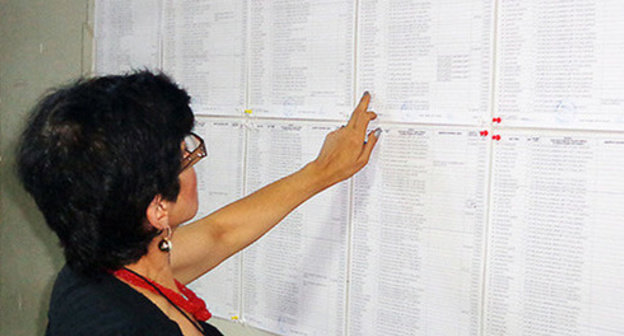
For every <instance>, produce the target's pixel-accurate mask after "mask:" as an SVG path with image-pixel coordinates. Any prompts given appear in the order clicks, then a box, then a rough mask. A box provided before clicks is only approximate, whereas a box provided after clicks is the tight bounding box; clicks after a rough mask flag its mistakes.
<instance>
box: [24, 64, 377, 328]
mask: <svg viewBox="0 0 624 336" xmlns="http://www.w3.org/2000/svg"><path fill="white" fill-rule="evenodd" d="M369 100H370V96H369V95H368V94H365V95H364V97H363V98H362V100H361V101H360V104H359V105H358V106H357V108H356V109H355V111H354V112H353V115H352V117H351V119H350V121H349V123H348V124H347V125H346V126H345V127H342V128H341V129H339V130H336V131H334V132H331V133H330V134H329V135H328V136H327V138H326V140H325V143H324V145H323V147H322V149H321V152H320V154H319V155H318V157H317V158H316V159H315V160H314V161H312V162H310V163H309V164H307V165H306V166H305V167H303V168H302V169H301V170H299V171H297V172H295V173H294V174H292V175H290V176H287V177H285V178H283V179H281V180H279V181H277V182H274V183H272V184H270V185H268V186H266V187H264V188H262V189H260V190H258V191H256V192H255V193H253V194H251V195H249V196H247V197H245V198H243V199H241V200H239V201H237V202H234V203H232V204H230V205H228V206H226V207H224V208H222V209H220V210H218V211H216V212H214V213H213V214H211V215H209V216H207V217H205V218H203V219H201V220H199V221H197V222H194V223H191V224H188V225H185V226H183V227H179V225H180V224H181V223H184V222H186V221H188V220H189V219H191V218H193V217H194V215H195V213H196V212H197V185H196V176H195V171H194V168H193V167H192V166H193V164H194V163H196V162H197V161H198V160H200V159H201V158H202V157H204V156H205V149H204V146H203V141H202V140H201V139H200V138H199V137H198V136H197V135H195V134H193V133H191V129H192V128H193V122H194V119H193V113H192V111H191V109H190V108H189V96H188V95H187V94H186V92H185V91H184V90H182V89H180V88H178V87H177V86H176V85H175V84H173V83H172V81H171V80H170V79H169V78H168V77H166V76H165V75H162V74H152V73H150V72H139V73H135V74H130V75H127V76H108V77H101V78H94V79H88V80H82V81H79V82H77V83H75V84H73V85H71V86H68V87H65V88H62V89H59V90H56V91H54V92H52V93H50V94H48V95H47V96H46V97H44V98H43V99H42V100H41V102H40V103H39V105H38V106H37V107H36V108H35V109H34V111H33V113H32V116H31V118H30V120H29V122H28V125H27V127H26V129H25V131H24V133H23V135H22V139H21V143H20V146H19V150H18V169H19V174H20V178H21V180H22V182H23V184H24V186H25V188H26V189H27V190H28V192H30V193H31V194H32V196H33V198H34V199H35V201H36V202H37V205H38V206H39V208H40V209H41V211H42V212H43V214H44V216H45V218H46V222H47V223H48V225H49V226H50V228H51V229H52V230H53V231H54V232H55V233H56V234H57V235H58V237H59V239H60V242H61V244H62V246H63V248H64V253H65V257H66V261H67V264H66V266H65V267H64V268H63V269H62V270H61V272H60V273H59V275H58V277H57V280H56V282H55V285H54V289H53V293H52V298H51V301H50V310H49V313H48V317H49V323H48V329H47V333H46V334H47V335H87V334H88V335H187V336H188V335H220V332H219V331H218V330H217V329H216V328H214V327H212V326H210V325H209V324H207V323H205V322H204V321H205V320H207V319H208V318H209V317H210V313H209V312H208V311H207V310H206V309H205V305H204V304H203V302H202V301H201V300H200V299H198V298H196V297H195V296H194V294H193V293H192V292H190V291H189V290H188V289H186V287H185V286H184V285H186V284H188V283H189V282H191V281H193V280H194V279H196V278H198V277H200V276H201V275H202V274H204V273H206V272H208V271H209V270H210V269H212V268H214V267H215V266H217V265H218V264H219V263H221V262H222V261H223V260H225V259H226V258H228V257H229V256H231V255H232V254H234V253H236V252H238V251H240V250H241V249H243V248H244V247H246V246H248V245H249V244H251V243H252V242H254V241H255V240H256V239H258V238H260V237H261V236H262V235H263V234H264V233H266V232H267V231H268V230H270V229H271V228H272V227H273V226H275V225H276V224H277V223H278V222H279V221H280V220H281V219H282V218H284V217H285V216H286V215H287V214H288V213H289V212H291V211H292V210H293V209H294V208H295V207H297V206H298V205H299V204H301V203H302V202H304V201H305V200H307V199H308V198H310V197H312V196H313V195H315V194H316V193H318V192H320V191H322V190H323V189H325V188H327V187H329V186H331V185H333V184H335V183H337V182H339V181H342V180H344V179H346V178H348V177H350V176H352V175H353V174H355V173H356V172H357V171H358V170H360V169H361V168H362V167H363V166H364V165H365V164H366V163H367V162H368V159H369V157H370V154H371V151H372V150H373V147H374V146H375V143H376V142H377V139H378V137H379V130H376V131H375V132H372V133H369V134H368V136H367V134H366V129H367V126H368V123H369V121H370V120H372V119H374V118H375V114H374V113H373V112H367V107H368V102H369ZM366 138H368V141H365V139H366Z"/></svg>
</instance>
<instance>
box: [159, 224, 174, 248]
mask: <svg viewBox="0 0 624 336" xmlns="http://www.w3.org/2000/svg"><path fill="white" fill-rule="evenodd" d="M170 238H171V228H170V227H168V226H167V237H164V238H163V239H162V240H161V241H160V243H158V249H160V250H161V251H163V252H171V249H172V248H173V244H172V243H171V240H170Z"/></svg>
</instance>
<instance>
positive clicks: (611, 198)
mask: <svg viewBox="0 0 624 336" xmlns="http://www.w3.org/2000/svg"><path fill="white" fill-rule="evenodd" d="M623 166H624V136H623V135H618V136H612V135H606V134H604V135H601V134H589V133H586V134H578V133H577V134H572V135H570V134H566V133H551V134H545V133H544V132H536V131H526V132H518V131H516V132H512V131H508V132H504V133H503V134H502V139H501V141H500V142H498V143H496V144H495V146H494V165H493V181H492V191H491V193H492V205H491V215H490V216H491V228H490V237H489V243H490V245H489V249H488V269H487V277H486V280H487V283H486V288H487V289H486V319H485V335H510V336H514V335H532V336H533V335H622V334H624V324H622V318H621V317H622V314H624V287H622V279H624V247H623V245H622V241H624V229H623V228H622V218H624V207H622V204H624V175H623V174H622V167H623Z"/></svg>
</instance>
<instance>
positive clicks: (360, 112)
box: [347, 91, 370, 128]
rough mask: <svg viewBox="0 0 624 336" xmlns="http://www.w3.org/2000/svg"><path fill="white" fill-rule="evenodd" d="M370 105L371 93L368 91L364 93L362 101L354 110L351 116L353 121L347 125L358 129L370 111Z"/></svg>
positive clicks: (350, 120)
mask: <svg viewBox="0 0 624 336" xmlns="http://www.w3.org/2000/svg"><path fill="white" fill-rule="evenodd" d="M368 103H370V93H368V91H366V92H364V95H363V96H362V99H360V102H359V103H358V106H356V107H355V110H353V114H351V119H349V123H348V124H347V125H348V126H350V127H353V128H357V127H358V126H359V124H360V123H361V122H360V121H361V120H362V119H364V118H363V116H364V115H365V113H366V110H367V109H368Z"/></svg>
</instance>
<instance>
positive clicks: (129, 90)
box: [17, 71, 194, 275]
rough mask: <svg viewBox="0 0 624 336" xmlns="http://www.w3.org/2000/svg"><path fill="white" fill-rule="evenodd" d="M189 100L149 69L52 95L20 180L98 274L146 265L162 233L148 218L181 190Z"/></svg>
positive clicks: (22, 151) (27, 140)
mask: <svg viewBox="0 0 624 336" xmlns="http://www.w3.org/2000/svg"><path fill="white" fill-rule="evenodd" d="M189 100H190V98H189V96H188V94H187V93H186V92H185V91H184V90H183V89H180V88H179V87H178V86H177V85H176V84H174V83H173V82H172V81H171V79H170V78H168V77H167V76H166V75H163V74H153V73H151V72H148V71H141V72H136V73H132V74H128V75H124V76H106V77H99V78H92V79H82V80H79V81H78V82H76V83H74V84H72V85H69V86H66V87H63V88H60V89H56V90H54V91H52V92H51V93H49V94H47V95H46V96H45V97H44V98H43V99H42V100H41V101H40V102H39V104H38V105H37V106H36V107H35V108H34V109H33V111H32V114H31V116H30V119H29V120H28V124H27V126H26V129H25V130H24V132H23V134H22V138H21V139H20V144H19V146H18V149H17V151H18V153H17V157H18V174H19V177H20V179H21V181H22V183H23V185H24V187H25V188H26V190H27V191H28V192H29V193H30V194H32V196H33V198H34V199H35V201H36V202H37V205H38V206H39V209H41V211H42V212H43V215H44V216H45V219H46V221H47V223H48V225H49V226H50V228H51V229H52V230H53V231H54V232H56V234H57V235H58V237H59V239H60V242H61V245H62V246H63V247H64V251H65V258H66V259H67V264H68V265H69V266H70V267H71V268H72V269H73V270H75V271H77V272H80V273H82V274H87V275H94V274H97V273H100V272H102V271H105V270H114V269H118V268H120V267H121V266H123V265H125V264H128V263H132V262H135V261H137V260H138V259H139V258H140V257H141V256H143V255H145V254H146V253H147V246H148V244H149V243H150V241H151V240H152V239H154V237H156V236H157V235H158V234H159V231H158V230H156V229H155V228H153V227H152V226H151V225H149V224H148V223H147V221H146V217H145V212H146V209H147V207H148V205H149V204H150V203H151V201H152V200H153V198H154V197H155V196H156V195H158V194H160V195H162V196H163V198H164V199H166V200H169V201H175V200H176V198H177V195H178V192H179V189H180V184H179V180H178V174H179V172H180V164H181V155H182V153H181V147H180V144H181V142H182V141H183V139H184V137H185V136H186V135H187V134H189V132H190V131H191V129H192V128H193V123H194V117H193V112H192V111H191V109H190V107H189Z"/></svg>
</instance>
